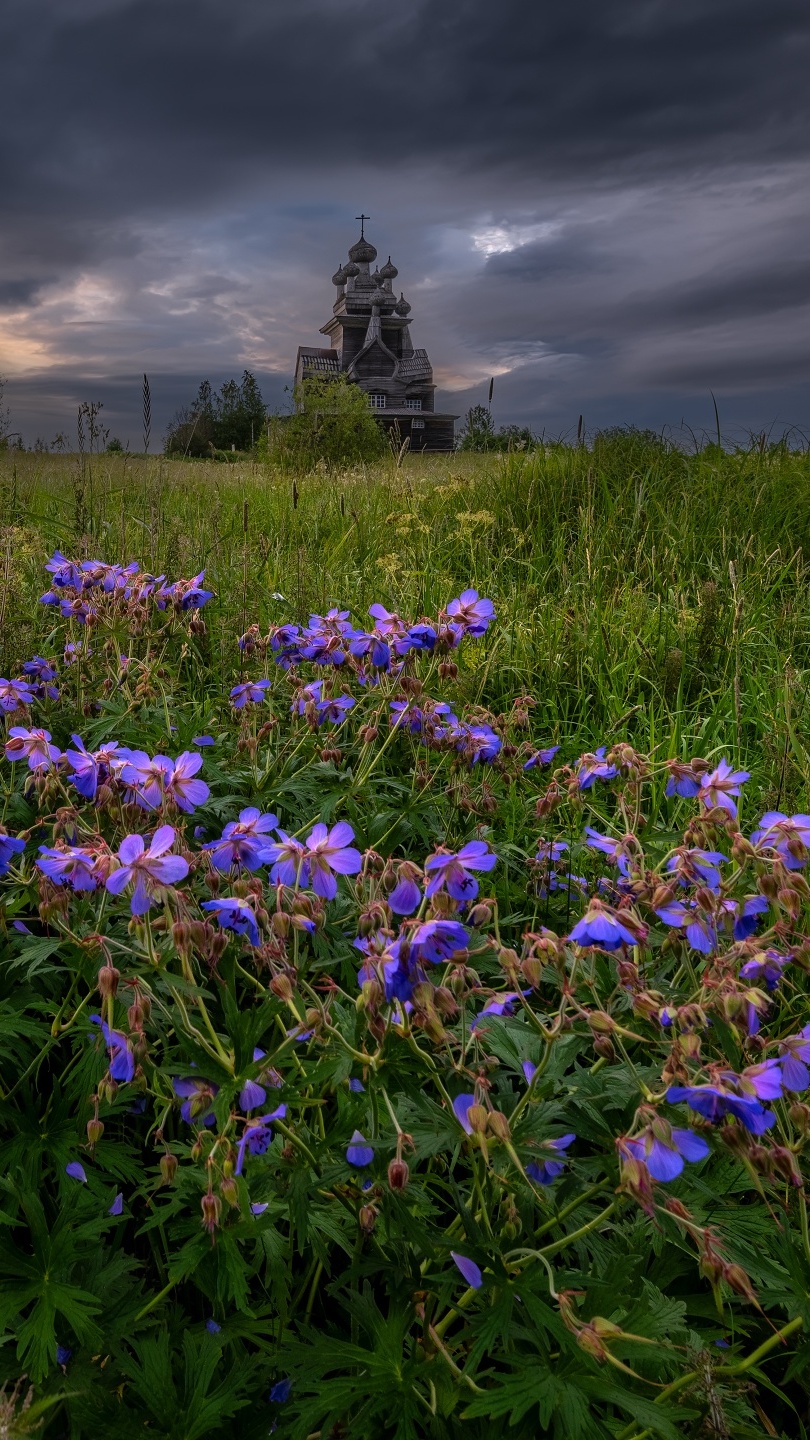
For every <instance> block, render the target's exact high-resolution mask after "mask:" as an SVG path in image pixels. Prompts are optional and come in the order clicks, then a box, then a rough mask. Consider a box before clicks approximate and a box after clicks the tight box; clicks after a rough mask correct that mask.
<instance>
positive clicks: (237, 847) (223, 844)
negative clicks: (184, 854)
mask: <svg viewBox="0 0 810 1440" xmlns="http://www.w3.org/2000/svg"><path fill="white" fill-rule="evenodd" d="M277 825H278V817H277V816H276V815H271V814H269V812H268V813H266V814H262V812H261V811H260V810H258V809H257V808H256V806H255V805H248V806H246V807H245V809H244V810H240V811H239V819H238V820H230V821H229V822H228V824H227V825H226V826H225V829H224V830H223V832H222V835H221V836H220V838H219V840H209V842H208V844H207V845H203V847H202V848H203V850H208V851H210V854H211V860H212V862H213V864H214V866H215V867H216V869H217V870H222V871H225V870H230V869H231V867H232V866H233V865H244V866H245V868H246V869H247V870H257V869H258V867H259V866H260V865H262V864H263V863H264V856H265V846H266V844H267V841H266V839H265V838H264V837H265V836H266V835H267V834H268V832H269V831H271V830H275V829H276V827H277Z"/></svg>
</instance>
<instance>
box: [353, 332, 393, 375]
mask: <svg viewBox="0 0 810 1440" xmlns="http://www.w3.org/2000/svg"><path fill="white" fill-rule="evenodd" d="M396 368H397V362H396V359H395V357H394V356H393V355H392V354H391V351H390V350H389V349H388V347H387V346H386V345H384V344H383V342H382V340H372V342H371V344H370V345H366V346H365V348H364V349H363V350H361V351H360V354H359V355H358V357H357V359H356V360H355V362H354V364H353V365H352V366H351V367H350V370H349V374H350V375H351V377H352V379H354V378H355V377H356V378H357V379H358V380H376V379H378V378H379V379H380V380H390V379H391V377H392V375H393V374H394V372H395V370H396Z"/></svg>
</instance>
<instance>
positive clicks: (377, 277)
mask: <svg viewBox="0 0 810 1440" xmlns="http://www.w3.org/2000/svg"><path fill="white" fill-rule="evenodd" d="M371 279H372V282H373V283H374V284H375V285H376V287H377V289H378V290H379V289H380V286H381V285H382V276H381V274H380V272H379V270H375V271H374V274H373V275H372V277H371Z"/></svg>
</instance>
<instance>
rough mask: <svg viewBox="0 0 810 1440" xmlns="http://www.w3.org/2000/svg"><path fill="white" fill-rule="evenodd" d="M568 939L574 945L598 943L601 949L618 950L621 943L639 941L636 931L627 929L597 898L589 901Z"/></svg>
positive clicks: (631, 943) (626, 943) (636, 942)
mask: <svg viewBox="0 0 810 1440" xmlns="http://www.w3.org/2000/svg"><path fill="white" fill-rule="evenodd" d="M568 939H569V940H570V941H573V943H574V944H575V945H598V946H599V948H600V949H601V950H618V949H620V947H621V946H622V945H637V944H638V943H639V935H638V932H636V933H634V932H633V931H632V930H629V929H628V927H627V926H626V925H625V924H624V923H623V922H622V920H621V919H620V918H619V916H618V915H617V914H616V913H615V912H614V911H613V910H611V909H609V908H608V907H607V906H606V905H603V904H602V903H601V901H599V900H592V901H591V904H590V905H589V907H588V909H587V910H586V912H585V914H584V915H583V917H582V919H581V920H578V921H577V923H576V925H575V926H574V928H573V930H572V931H571V933H570V935H569V936H568Z"/></svg>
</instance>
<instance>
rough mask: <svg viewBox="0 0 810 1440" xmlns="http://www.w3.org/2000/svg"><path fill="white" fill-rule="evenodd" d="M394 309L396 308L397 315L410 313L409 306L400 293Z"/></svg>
mask: <svg viewBox="0 0 810 1440" xmlns="http://www.w3.org/2000/svg"><path fill="white" fill-rule="evenodd" d="M394 309H395V310H396V312H397V315H410V313H411V307H410V305H409V304H408V302H407V300H406V299H405V296H404V295H402V294H401V295H400V297H399V299H398V301H397V303H396V305H395V306H394Z"/></svg>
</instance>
